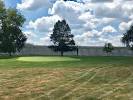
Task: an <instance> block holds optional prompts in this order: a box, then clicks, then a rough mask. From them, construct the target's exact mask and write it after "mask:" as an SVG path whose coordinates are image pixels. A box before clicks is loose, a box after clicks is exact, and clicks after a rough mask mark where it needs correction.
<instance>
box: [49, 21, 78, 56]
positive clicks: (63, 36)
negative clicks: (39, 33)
mask: <svg viewBox="0 0 133 100" xmlns="http://www.w3.org/2000/svg"><path fill="white" fill-rule="evenodd" d="M73 37H74V35H73V34H71V29H70V27H69V25H68V24H67V23H66V21H65V20H62V21H58V22H56V23H55V25H54V29H53V34H51V36H50V39H51V41H52V42H53V44H54V45H52V46H50V48H51V49H53V50H54V51H59V52H60V53H61V56H63V53H64V52H67V51H73V50H76V46H75V41H74V39H73Z"/></svg>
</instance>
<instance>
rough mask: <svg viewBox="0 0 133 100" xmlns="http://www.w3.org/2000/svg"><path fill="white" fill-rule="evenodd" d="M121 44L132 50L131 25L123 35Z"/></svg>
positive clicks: (132, 36)
mask: <svg viewBox="0 0 133 100" xmlns="http://www.w3.org/2000/svg"><path fill="white" fill-rule="evenodd" d="M122 43H124V44H125V45H126V46H127V47H129V48H131V50H133V25H132V26H131V27H130V28H129V29H128V30H127V31H126V33H124V34H123V37H122Z"/></svg>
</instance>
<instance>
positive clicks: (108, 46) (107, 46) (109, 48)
mask: <svg viewBox="0 0 133 100" xmlns="http://www.w3.org/2000/svg"><path fill="white" fill-rule="evenodd" d="M103 50H104V51H105V52H106V53H110V52H112V50H114V47H113V45H112V44H111V43H105V45H104V48H103Z"/></svg>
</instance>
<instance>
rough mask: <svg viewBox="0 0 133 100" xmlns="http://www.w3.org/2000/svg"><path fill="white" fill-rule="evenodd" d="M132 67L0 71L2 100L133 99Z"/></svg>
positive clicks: (0, 98)
mask: <svg viewBox="0 0 133 100" xmlns="http://www.w3.org/2000/svg"><path fill="white" fill-rule="evenodd" d="M132 74H133V68H132V67H101V68H100V67H95V68H91V67H90V68H53V69H52V68H14V69H1V70H0V100H133V75H132Z"/></svg>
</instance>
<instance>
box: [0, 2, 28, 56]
mask: <svg viewBox="0 0 133 100" xmlns="http://www.w3.org/2000/svg"><path fill="white" fill-rule="evenodd" d="M0 21H1V23H0V24H1V28H0V51H1V52H4V53H9V54H10V55H11V53H15V52H19V51H20V50H21V49H22V48H23V46H24V44H25V41H26V40H27V38H26V36H25V35H24V34H23V32H22V30H21V28H22V25H23V24H24V22H25V18H24V17H23V16H22V15H21V14H20V13H19V12H18V11H17V10H15V9H11V8H9V9H5V7H4V5H3V3H2V2H1V3H0Z"/></svg>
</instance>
